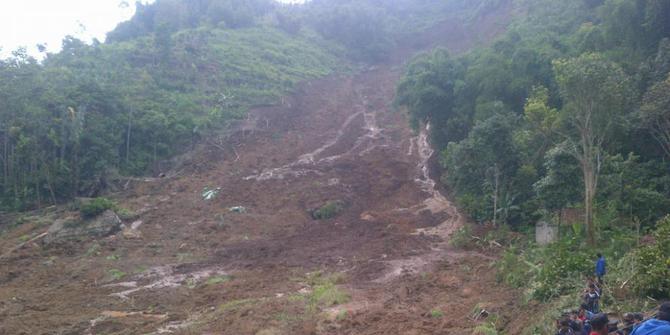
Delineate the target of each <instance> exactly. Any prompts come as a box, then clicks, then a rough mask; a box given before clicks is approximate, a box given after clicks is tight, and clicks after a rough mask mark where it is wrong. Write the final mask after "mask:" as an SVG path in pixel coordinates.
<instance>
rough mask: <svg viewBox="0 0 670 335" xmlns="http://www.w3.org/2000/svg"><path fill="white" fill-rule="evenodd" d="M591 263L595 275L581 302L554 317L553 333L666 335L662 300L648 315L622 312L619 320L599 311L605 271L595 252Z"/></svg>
mask: <svg viewBox="0 0 670 335" xmlns="http://www.w3.org/2000/svg"><path fill="white" fill-rule="evenodd" d="M597 257H598V259H597V260H596V264H595V277H594V278H593V279H589V280H588V282H587V288H586V289H585V290H584V292H583V296H582V304H581V306H580V307H579V309H578V310H574V311H571V312H569V313H566V314H564V315H563V317H562V318H561V319H560V320H557V322H556V323H557V328H558V331H557V332H556V334H557V335H607V334H616V335H670V302H666V303H663V304H661V305H660V306H659V308H658V310H657V311H656V312H655V313H652V314H651V315H645V314H644V313H626V314H625V315H624V316H623V320H621V322H620V321H619V320H617V319H610V317H609V315H608V314H607V313H603V312H602V311H601V310H600V298H601V296H602V286H603V279H604V276H605V274H606V271H607V270H606V267H607V265H606V262H605V257H603V255H601V254H598V255H597Z"/></svg>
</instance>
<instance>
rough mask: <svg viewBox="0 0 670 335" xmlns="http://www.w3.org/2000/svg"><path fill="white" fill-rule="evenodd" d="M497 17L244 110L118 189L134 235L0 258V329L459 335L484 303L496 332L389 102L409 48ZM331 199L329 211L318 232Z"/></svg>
mask: <svg viewBox="0 0 670 335" xmlns="http://www.w3.org/2000/svg"><path fill="white" fill-rule="evenodd" d="M507 16H508V13H507V10H506V9H501V11H500V12H498V13H492V14H490V16H488V17H486V18H483V19H482V21H481V22H479V24H478V25H477V27H478V29H479V31H478V32H477V34H476V35H474V34H473V33H466V32H467V31H470V30H469V29H466V28H465V27H464V26H462V25H460V24H457V23H454V22H449V23H445V24H443V25H440V26H438V27H436V28H435V29H433V30H431V31H429V32H428V33H427V34H426V36H422V37H421V38H417V40H416V43H415V45H407V46H405V47H404V48H401V49H399V51H398V52H397V53H396V54H395V55H394V56H393V57H392V59H393V60H394V62H393V63H392V64H388V65H383V66H379V67H375V68H371V69H367V70H365V71H362V72H360V73H358V74H356V75H351V76H332V77H330V78H326V79H322V80H315V81H312V82H308V83H305V84H304V85H303V86H302V87H301V88H300V89H299V90H298V92H296V94H295V95H293V96H292V97H287V98H286V99H284V101H283V102H282V104H281V105H279V106H274V107H269V108H264V109H259V110H256V111H253V113H252V114H251V115H250V117H249V119H248V120H247V122H246V123H244V124H241V125H240V128H239V132H237V133H236V134H234V136H231V137H227V138H221V139H212V140H211V143H210V144H211V145H207V146H203V147H201V148H199V149H198V150H197V151H196V152H194V153H193V154H192V155H191V158H189V159H188V160H187V162H186V163H185V164H184V165H181V166H180V167H179V168H178V169H177V170H175V171H172V172H171V173H170V174H168V176H169V177H168V178H163V179H149V180H146V181H134V182H133V183H129V184H128V187H129V189H128V190H127V192H125V193H124V194H123V196H122V197H120V199H119V201H120V202H121V204H122V205H123V206H124V207H126V208H129V209H131V210H132V211H133V212H135V213H138V215H139V217H138V218H136V219H133V220H130V221H135V223H136V224H135V228H136V231H134V232H131V233H126V234H118V235H116V236H112V237H110V238H105V239H102V240H98V241H89V242H86V243H81V244H76V245H67V246H60V247H49V248H45V247H43V246H40V245H39V244H30V245H28V246H27V247H25V248H23V249H21V250H19V251H17V252H15V253H12V254H11V255H10V256H9V257H6V258H4V259H0V334H161V333H174V334H231V335H241V334H266V335H267V334H469V333H470V332H471V329H473V328H474V327H475V326H476V325H477V324H479V322H478V321H476V320H474V319H472V318H471V316H472V311H473V310H475V309H476V307H477V308H481V307H482V306H485V308H486V309H487V310H489V311H493V312H497V313H499V314H500V315H501V316H502V317H503V319H505V320H508V319H510V317H509V312H508V311H509V310H510V308H509V307H510V306H508V303H507V302H508V301H514V292H511V291H509V290H506V289H504V288H498V287H496V286H495V285H494V278H493V275H492V271H491V269H490V267H489V265H490V262H491V261H492V259H491V258H489V257H488V256H486V255H481V254H478V253H475V252H463V251H458V250H452V249H451V248H450V247H449V246H448V244H447V243H446V239H447V238H448V236H449V234H450V233H451V232H452V231H453V230H454V229H456V228H458V227H459V226H461V225H462V224H464V223H465V222H466V221H465V220H466V219H465V218H464V217H463V216H462V215H461V214H460V213H459V211H458V209H457V208H455V207H454V206H453V204H452V203H451V202H450V201H449V200H448V199H447V198H446V197H445V196H443V195H442V194H441V193H439V192H438V191H437V190H436V188H435V181H434V180H433V179H432V178H431V176H430V175H429V170H430V169H429V167H428V162H429V159H430V158H431V156H432V154H433V151H432V149H431V148H430V146H429V143H428V142H427V138H426V137H427V136H426V134H425V132H421V133H420V134H414V133H413V132H412V131H411V130H410V129H408V126H407V121H406V119H405V117H404V116H403V114H402V113H398V112H393V111H392V108H391V106H390V104H391V101H392V100H393V95H394V89H395V85H396V83H397V81H398V79H399V76H400V71H399V69H400V68H401V64H402V61H403V60H405V59H407V58H408V57H409V55H410V54H411V53H410V51H413V50H416V48H424V47H427V46H429V45H432V44H440V45H444V46H446V47H448V48H450V49H451V50H453V51H454V52H461V51H463V50H466V49H467V48H469V47H471V46H472V45H474V44H475V43H476V42H478V41H481V40H486V39H488V38H490V37H491V36H494V35H495V34H496V33H497V32H499V31H500V30H501V29H502V28H501V27H503V25H502V24H501V22H504V18H506V17H507ZM204 189H218V190H219V191H218V194H217V195H216V197H214V198H213V199H211V200H205V199H203V197H202V192H203V190H204ZM329 202H331V203H334V202H336V203H337V204H338V206H339V207H341V208H342V211H341V213H339V214H338V215H336V216H334V217H333V218H329V219H325V220H314V219H313V217H312V212H313V211H314V210H315V209H318V208H320V207H321V206H323V205H325V204H328V203H329ZM234 207H238V208H236V209H235V210H231V209H232V208H234ZM58 215H67V212H63V213H59V214H58ZM140 221H141V222H140ZM127 223H128V224H130V222H127ZM44 224H45V223H44V222H42V223H40V222H29V223H27V224H24V225H23V226H21V227H20V228H17V229H15V230H13V231H10V232H9V233H7V234H5V236H3V237H2V240H1V241H0V248H2V249H0V250H3V251H5V250H9V249H10V248H11V247H12V246H14V245H16V244H17V243H18V241H19V240H21V239H25V238H24V236H30V235H37V234H39V233H41V232H43V231H44V230H46V227H45V225H44ZM315 273H321V275H318V274H315ZM322 293H323V294H325V295H330V297H329V296H326V297H325V298H324V297H323V294H322ZM340 295H342V297H340Z"/></svg>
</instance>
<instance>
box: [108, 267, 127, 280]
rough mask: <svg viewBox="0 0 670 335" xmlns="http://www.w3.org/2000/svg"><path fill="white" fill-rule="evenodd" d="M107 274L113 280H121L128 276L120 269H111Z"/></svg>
mask: <svg viewBox="0 0 670 335" xmlns="http://www.w3.org/2000/svg"><path fill="white" fill-rule="evenodd" d="M107 273H108V274H109V277H110V278H111V279H112V280H121V279H123V278H124V277H125V276H126V273H125V272H123V271H121V270H119V269H110V270H108V271H107Z"/></svg>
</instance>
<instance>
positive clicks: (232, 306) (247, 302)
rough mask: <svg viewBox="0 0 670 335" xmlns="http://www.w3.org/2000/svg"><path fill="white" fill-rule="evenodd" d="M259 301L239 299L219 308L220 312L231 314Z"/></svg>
mask: <svg viewBox="0 0 670 335" xmlns="http://www.w3.org/2000/svg"><path fill="white" fill-rule="evenodd" d="M256 301H257V299H239V300H232V301H229V302H227V303H225V304H223V305H221V306H219V312H222V313H223V312H231V311H236V310H238V309H240V308H241V307H244V306H248V305H252V304H254V303H256Z"/></svg>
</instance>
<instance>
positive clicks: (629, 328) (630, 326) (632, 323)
mask: <svg viewBox="0 0 670 335" xmlns="http://www.w3.org/2000/svg"><path fill="white" fill-rule="evenodd" d="M643 320H644V315H642V313H626V314H624V315H623V329H620V330H619V331H618V332H617V335H630V334H631V333H632V332H633V331H634V330H635V328H637V326H639V325H640V323H641V322H642V321H643Z"/></svg>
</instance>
